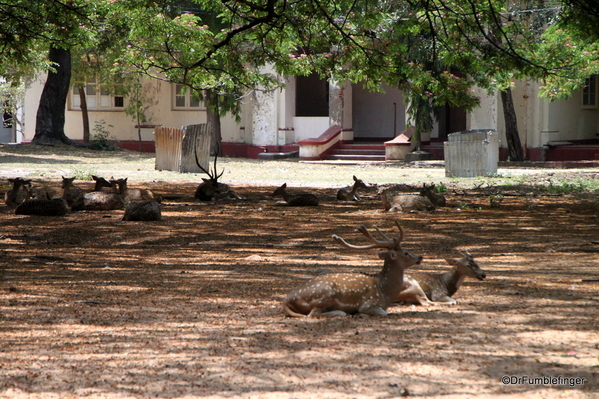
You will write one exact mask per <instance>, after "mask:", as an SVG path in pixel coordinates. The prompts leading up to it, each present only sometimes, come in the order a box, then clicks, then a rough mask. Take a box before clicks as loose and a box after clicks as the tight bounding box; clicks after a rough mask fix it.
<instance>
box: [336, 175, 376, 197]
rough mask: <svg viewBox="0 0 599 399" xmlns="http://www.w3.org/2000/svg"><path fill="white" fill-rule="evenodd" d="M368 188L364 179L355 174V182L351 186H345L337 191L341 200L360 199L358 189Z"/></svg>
mask: <svg viewBox="0 0 599 399" xmlns="http://www.w3.org/2000/svg"><path fill="white" fill-rule="evenodd" d="M360 188H363V189H368V188H369V187H368V185H367V184H366V183H364V182H363V181H362V180H360V179H358V178H357V177H356V176H354V184H353V185H352V186H351V187H343V188H340V189H339V191H337V199H338V200H339V201H359V200H360V197H359V196H358V189H360Z"/></svg>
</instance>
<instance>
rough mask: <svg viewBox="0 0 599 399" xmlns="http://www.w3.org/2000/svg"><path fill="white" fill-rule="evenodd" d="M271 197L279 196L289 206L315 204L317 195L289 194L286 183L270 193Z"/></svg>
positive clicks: (316, 203)
mask: <svg viewBox="0 0 599 399" xmlns="http://www.w3.org/2000/svg"><path fill="white" fill-rule="evenodd" d="M270 196H271V197H277V196H281V197H283V199H284V200H285V202H286V203H287V205H289V206H317V205H318V197H317V196H316V195H314V194H312V193H299V194H289V193H288V192H287V183H283V185H282V186H281V187H277V189H276V190H275V191H273V193H272V194H271V195H270Z"/></svg>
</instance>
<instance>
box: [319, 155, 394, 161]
mask: <svg viewBox="0 0 599 399" xmlns="http://www.w3.org/2000/svg"><path fill="white" fill-rule="evenodd" d="M326 159H328V160H337V161H371V162H380V161H384V160H385V154H383V155H361V154H352V155H345V154H329V156H327V158H326Z"/></svg>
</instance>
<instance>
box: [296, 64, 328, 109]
mask: <svg viewBox="0 0 599 399" xmlns="http://www.w3.org/2000/svg"><path fill="white" fill-rule="evenodd" d="M295 96H296V98H295V116H329V81H328V80H325V79H321V78H320V76H318V74H315V73H313V74H312V75H310V76H296V90H295Z"/></svg>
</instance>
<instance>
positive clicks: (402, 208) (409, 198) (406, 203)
mask: <svg viewBox="0 0 599 399" xmlns="http://www.w3.org/2000/svg"><path fill="white" fill-rule="evenodd" d="M390 189H391V187H381V188H380V189H379V195H380V196H381V201H382V203H383V208H384V209H385V211H388V212H417V211H434V210H435V205H433V203H432V202H431V201H430V200H429V199H428V198H427V197H423V196H421V195H415V194H406V195H396V196H395V197H391V198H389V197H388V196H387V192H388V191H389V190H390Z"/></svg>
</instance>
